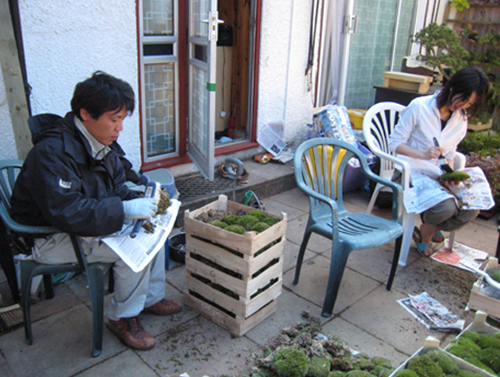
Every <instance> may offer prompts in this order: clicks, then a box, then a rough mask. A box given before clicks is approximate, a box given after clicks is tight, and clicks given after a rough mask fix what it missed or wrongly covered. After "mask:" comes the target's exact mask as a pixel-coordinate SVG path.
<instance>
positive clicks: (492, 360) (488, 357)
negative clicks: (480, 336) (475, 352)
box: [478, 347, 500, 373]
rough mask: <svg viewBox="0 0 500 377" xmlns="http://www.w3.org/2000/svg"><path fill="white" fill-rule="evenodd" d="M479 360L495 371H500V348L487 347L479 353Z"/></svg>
mask: <svg viewBox="0 0 500 377" xmlns="http://www.w3.org/2000/svg"><path fill="white" fill-rule="evenodd" d="M478 357H479V360H481V361H482V362H483V363H484V364H485V365H486V366H488V367H489V368H491V369H492V370H493V371H494V372H495V373H500V349H497V348H493V347H491V348H486V349H484V350H482V351H481V353H479V356H478Z"/></svg>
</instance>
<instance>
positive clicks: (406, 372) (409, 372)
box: [394, 369, 418, 377]
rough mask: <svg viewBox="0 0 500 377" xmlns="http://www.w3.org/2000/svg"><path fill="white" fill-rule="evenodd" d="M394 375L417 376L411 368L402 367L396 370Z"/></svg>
mask: <svg viewBox="0 0 500 377" xmlns="http://www.w3.org/2000/svg"><path fill="white" fill-rule="evenodd" d="M394 377H418V374H417V373H415V372H414V371H412V370H411V369H402V370H400V371H398V372H397V373H396V374H395V375H394Z"/></svg>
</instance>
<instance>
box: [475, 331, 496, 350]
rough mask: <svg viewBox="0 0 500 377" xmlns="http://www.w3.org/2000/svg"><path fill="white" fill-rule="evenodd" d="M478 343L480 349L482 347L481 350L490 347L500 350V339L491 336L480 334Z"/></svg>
mask: <svg viewBox="0 0 500 377" xmlns="http://www.w3.org/2000/svg"><path fill="white" fill-rule="evenodd" d="M476 343H477V345H478V346H479V347H481V349H485V348H490V347H494V348H499V349H500V339H498V338H497V337H495V336H493V335H491V334H479V336H478V338H477V342H476Z"/></svg>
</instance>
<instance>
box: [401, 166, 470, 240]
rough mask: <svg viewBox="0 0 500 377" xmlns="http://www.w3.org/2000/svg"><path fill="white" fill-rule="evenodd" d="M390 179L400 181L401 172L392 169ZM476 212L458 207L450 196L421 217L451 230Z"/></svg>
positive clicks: (467, 220) (446, 229)
mask: <svg viewBox="0 0 500 377" xmlns="http://www.w3.org/2000/svg"><path fill="white" fill-rule="evenodd" d="M392 181H393V182H396V183H401V172H400V171H399V170H394V174H393V176H392ZM478 214H479V211H478V210H476V209H472V210H467V209H461V208H459V207H458V203H457V201H456V200H455V199H453V198H450V199H446V200H443V201H442V202H440V203H438V204H436V205H435V206H434V207H432V208H430V209H428V210H427V211H425V212H423V213H422V214H421V219H422V222H424V223H427V224H430V225H434V226H435V227H436V228H438V230H444V231H445V232H453V231H454V230H458V229H460V228H462V227H463V226H464V225H465V224H467V223H469V222H471V221H472V220H474V219H475V218H476V217H477V215H478Z"/></svg>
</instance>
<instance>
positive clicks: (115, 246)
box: [101, 199, 181, 272]
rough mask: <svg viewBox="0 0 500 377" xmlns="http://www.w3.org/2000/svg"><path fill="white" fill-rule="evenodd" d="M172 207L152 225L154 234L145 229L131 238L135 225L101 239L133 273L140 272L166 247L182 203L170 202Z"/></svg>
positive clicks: (157, 217) (128, 225)
mask: <svg viewBox="0 0 500 377" xmlns="http://www.w3.org/2000/svg"><path fill="white" fill-rule="evenodd" d="M170 203H171V204H170V207H168V209H167V211H166V213H165V214H163V215H158V216H156V217H155V218H153V220H151V223H152V224H153V227H154V233H147V232H146V231H145V229H144V228H143V227H141V229H140V230H139V232H138V233H137V236H136V237H135V238H132V237H130V233H131V232H132V229H133V226H134V223H133V222H132V223H131V224H127V225H124V227H123V228H122V230H121V231H120V232H118V233H114V234H112V235H110V236H107V237H104V238H102V239H101V241H103V242H104V243H105V244H106V245H108V246H109V247H110V248H111V249H112V250H113V251H114V252H115V253H116V254H118V256H119V257H120V258H121V259H122V260H123V261H124V262H125V263H126V264H127V266H129V267H130V268H131V269H132V271H134V272H139V271H141V270H142V269H143V268H144V267H146V266H147V265H148V264H149V262H150V261H151V260H152V259H153V258H154V257H155V256H156V254H157V253H158V252H159V251H160V250H161V248H162V247H163V246H164V245H165V241H166V240H167V237H168V236H169V234H170V232H171V231H172V229H173V227H174V223H175V219H176V218H177V213H178V212H179V207H180V206H181V202H179V201H178V200H176V199H172V200H171V201H170Z"/></svg>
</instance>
